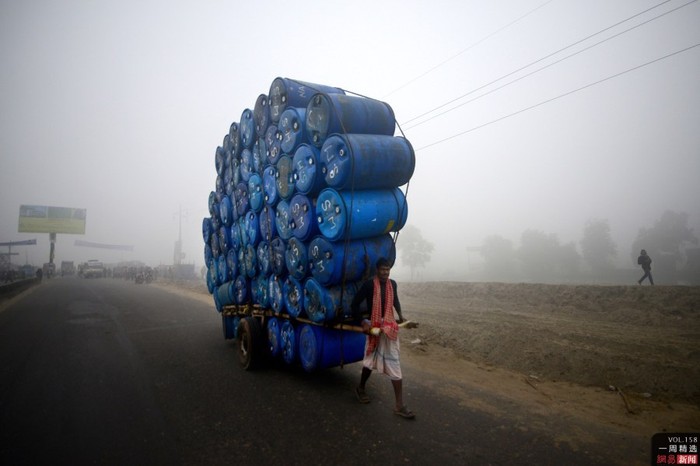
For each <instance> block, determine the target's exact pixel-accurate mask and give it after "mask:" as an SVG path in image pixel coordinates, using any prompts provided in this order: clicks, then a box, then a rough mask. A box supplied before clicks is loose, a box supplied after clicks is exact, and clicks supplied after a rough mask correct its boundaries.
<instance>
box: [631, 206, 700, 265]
mask: <svg viewBox="0 0 700 466" xmlns="http://www.w3.org/2000/svg"><path fill="white" fill-rule="evenodd" d="M691 244H692V245H697V244H698V238H697V237H696V236H695V235H694V234H693V230H692V228H690V227H688V214H687V213H685V212H674V211H672V210H667V211H665V212H664V213H663V215H661V218H660V219H658V220H657V221H656V223H655V224H654V226H653V227H651V228H641V229H640V230H639V233H638V234H637V238H636V239H635V240H634V242H633V243H632V251H631V253H632V254H631V255H632V260H633V263H634V264H636V263H637V256H638V255H639V251H640V250H642V249H646V251H647V253H649V255H650V256H651V258H652V260H653V261H654V263H655V264H656V265H657V267H658V266H661V267H663V268H665V269H669V270H675V269H676V268H677V267H678V266H679V265H680V264H681V262H682V261H683V257H684V252H685V248H687V247H688V246H690V245H691ZM652 267H653V265H652Z"/></svg>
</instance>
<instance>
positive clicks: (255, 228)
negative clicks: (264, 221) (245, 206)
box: [243, 210, 261, 246]
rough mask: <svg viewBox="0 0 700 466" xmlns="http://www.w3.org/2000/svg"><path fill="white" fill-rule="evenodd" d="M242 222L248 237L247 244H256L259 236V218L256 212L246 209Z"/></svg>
mask: <svg viewBox="0 0 700 466" xmlns="http://www.w3.org/2000/svg"><path fill="white" fill-rule="evenodd" d="M243 224H244V225H245V233H246V237H247V238H248V244H251V245H253V246H257V245H258V243H259V242H260V237H261V235H260V220H259V218H258V214H256V213H255V212H253V211H252V210H250V211H248V213H247V214H246V215H245V221H244V222H243Z"/></svg>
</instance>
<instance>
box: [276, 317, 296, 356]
mask: <svg viewBox="0 0 700 466" xmlns="http://www.w3.org/2000/svg"><path fill="white" fill-rule="evenodd" d="M280 341H281V342H282V359H283V360H284V362H286V363H287V364H292V363H294V362H296V361H297V359H298V357H299V355H298V350H297V348H298V346H299V344H298V342H297V336H296V332H295V330H294V326H293V325H292V323H291V322H290V321H288V320H285V321H284V322H283V323H282V326H281V327H280Z"/></svg>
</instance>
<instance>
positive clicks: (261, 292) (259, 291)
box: [252, 274, 270, 308]
mask: <svg viewBox="0 0 700 466" xmlns="http://www.w3.org/2000/svg"><path fill="white" fill-rule="evenodd" d="M252 287H253V303H255V304H258V305H260V306H261V307H263V308H267V307H268V306H269V305H270V297H269V294H268V293H269V290H268V285H267V276H266V275H262V274H258V275H257V276H256V277H255V278H254V279H253V283H252Z"/></svg>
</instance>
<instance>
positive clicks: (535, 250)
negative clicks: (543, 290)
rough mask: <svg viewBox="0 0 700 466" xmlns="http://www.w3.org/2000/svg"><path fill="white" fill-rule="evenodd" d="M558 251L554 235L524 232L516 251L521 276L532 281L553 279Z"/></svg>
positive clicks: (557, 240) (531, 231) (556, 266)
mask: <svg viewBox="0 0 700 466" xmlns="http://www.w3.org/2000/svg"><path fill="white" fill-rule="evenodd" d="M559 249H560V246H559V239H557V237H556V235H553V234H551V235H547V234H545V233H544V232H542V231H537V230H526V231H524V232H523V234H522V236H521V238H520V248H519V249H518V258H519V259H520V262H521V265H522V270H523V274H524V275H525V276H526V277H527V278H531V279H534V280H548V279H552V278H555V277H556V269H557V268H558V264H557V262H558V260H557V259H558V253H559Z"/></svg>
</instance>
